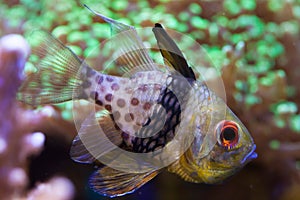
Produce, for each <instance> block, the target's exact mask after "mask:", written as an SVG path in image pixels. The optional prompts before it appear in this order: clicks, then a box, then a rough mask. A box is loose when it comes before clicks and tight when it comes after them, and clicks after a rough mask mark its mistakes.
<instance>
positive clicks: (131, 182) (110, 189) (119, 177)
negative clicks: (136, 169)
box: [89, 166, 159, 197]
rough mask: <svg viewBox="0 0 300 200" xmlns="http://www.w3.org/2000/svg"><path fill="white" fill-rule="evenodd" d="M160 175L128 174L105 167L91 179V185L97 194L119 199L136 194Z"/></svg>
mask: <svg viewBox="0 0 300 200" xmlns="http://www.w3.org/2000/svg"><path fill="white" fill-rule="evenodd" d="M158 173H159V171H150V172H145V173H128V172H123V171H118V170H115V169H113V168H110V167H107V166H104V167H102V168H100V169H99V170H97V171H96V172H95V173H94V174H93V175H92V176H91V177H90V181H89V183H90V185H91V187H92V188H93V189H94V190H95V191H96V192H98V193H100V194H102V195H104V196H109V197H117V196H123V195H125V194H129V193H132V192H134V191H135V190H137V189H138V188H140V187H141V186H143V185H144V184H145V183H147V182H148V181H150V180H151V179H152V178H154V177H155V176H156V175H157V174H158Z"/></svg>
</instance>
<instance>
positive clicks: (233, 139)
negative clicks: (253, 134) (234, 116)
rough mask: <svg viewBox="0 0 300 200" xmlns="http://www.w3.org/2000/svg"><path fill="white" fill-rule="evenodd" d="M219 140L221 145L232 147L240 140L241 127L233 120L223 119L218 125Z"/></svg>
mask: <svg viewBox="0 0 300 200" xmlns="http://www.w3.org/2000/svg"><path fill="white" fill-rule="evenodd" d="M217 136H218V142H219V144H220V145H221V146H223V147H225V148H227V149H231V148H233V147H234V146H235V145H236V144H237V143H238V140H239V128H238V125H237V124H236V123H235V122H233V121H226V120H224V121H221V122H219V124H218V125H217Z"/></svg>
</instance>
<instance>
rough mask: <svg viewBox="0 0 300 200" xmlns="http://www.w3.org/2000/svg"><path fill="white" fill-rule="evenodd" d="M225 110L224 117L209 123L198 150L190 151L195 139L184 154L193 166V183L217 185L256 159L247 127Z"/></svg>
mask: <svg viewBox="0 0 300 200" xmlns="http://www.w3.org/2000/svg"><path fill="white" fill-rule="evenodd" d="M225 111H226V114H225V117H223V118H218V115H217V113H215V114H214V117H213V118H215V119H216V120H210V121H211V122H212V121H214V122H213V124H212V128H211V129H210V130H208V132H207V134H206V135H208V136H209V137H206V139H205V138H204V139H202V142H201V143H202V145H200V146H201V149H198V150H199V151H197V148H193V145H194V147H195V145H197V146H199V143H198V144H197V139H196V140H195V142H194V143H193V144H192V148H190V149H189V152H188V153H187V154H186V159H187V163H194V167H193V169H194V170H190V173H189V176H190V177H192V179H193V180H192V181H193V182H204V183H210V184H214V183H220V182H222V181H223V180H225V179H226V178H228V177H230V176H232V175H233V174H235V172H237V171H238V170H240V169H241V168H242V167H243V166H245V165H246V164H247V163H248V162H249V161H251V160H253V159H255V158H256V157H257V154H256V153H255V152H254V151H255V148H256V145H255V144H254V141H253V138H252V137H251V135H250V133H249V132H248V130H247V128H246V127H245V126H244V125H243V123H242V122H241V121H240V120H239V119H238V117H237V116H236V115H235V114H234V113H233V112H232V111H231V110H230V109H229V108H228V107H227V106H226V107H225ZM212 141H213V142H212ZM199 152H201V153H199ZM204 152H206V153H204ZM200 155H201V156H200Z"/></svg>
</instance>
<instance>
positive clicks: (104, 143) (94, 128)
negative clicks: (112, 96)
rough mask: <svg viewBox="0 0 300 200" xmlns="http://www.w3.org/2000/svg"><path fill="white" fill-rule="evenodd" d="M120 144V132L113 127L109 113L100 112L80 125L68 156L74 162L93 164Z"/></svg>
mask: <svg viewBox="0 0 300 200" xmlns="http://www.w3.org/2000/svg"><path fill="white" fill-rule="evenodd" d="M100 127H101V128H100ZM111 143H113V145H112V144H111ZM121 143H122V138H121V133H120V130H117V129H116V128H115V127H114V122H113V121H112V119H111V117H110V115H109V113H108V112H107V111H105V110H102V111H101V113H100V116H97V117H96V116H95V113H92V114H90V115H89V117H88V118H86V119H85V121H84V122H83V123H82V125H81V128H80V130H79V133H78V136H76V137H75V139H74V140H73V143H72V146H71V150H70V155H71V157H72V159H73V160H74V161H77V162H81V163H93V162H95V160H96V159H97V158H99V157H101V156H102V155H104V154H105V153H107V152H110V151H112V150H114V148H118V145H120V144H121ZM91 151H92V153H91ZM92 154H93V155H92Z"/></svg>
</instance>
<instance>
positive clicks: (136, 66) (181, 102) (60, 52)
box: [18, 11, 257, 197]
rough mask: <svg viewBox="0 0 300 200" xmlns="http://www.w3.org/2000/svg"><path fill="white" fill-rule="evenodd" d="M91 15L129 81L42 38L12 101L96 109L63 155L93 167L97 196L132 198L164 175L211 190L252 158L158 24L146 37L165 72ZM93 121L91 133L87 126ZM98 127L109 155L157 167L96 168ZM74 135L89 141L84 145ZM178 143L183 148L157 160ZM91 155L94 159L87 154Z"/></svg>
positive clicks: (132, 34) (125, 34) (133, 40)
mask: <svg viewBox="0 0 300 200" xmlns="http://www.w3.org/2000/svg"><path fill="white" fill-rule="evenodd" d="M92 12H94V11H92ZM94 13H95V12H94ZM96 14H97V15H98V16H100V17H101V18H102V19H103V20H104V21H106V22H107V23H109V24H110V25H111V27H112V30H113V31H114V32H115V33H116V35H117V36H116V39H115V40H116V41H117V42H116V43H115V44H117V45H118V46H117V48H116V50H117V51H119V52H121V53H120V54H119V57H118V58H116V59H117V62H120V63H121V64H120V65H121V68H122V69H123V70H124V71H125V72H130V73H129V75H128V76H120V77H119V76H112V75H109V74H104V73H102V72H99V71H96V70H94V69H92V68H91V67H89V66H88V65H87V64H86V63H85V62H84V61H82V60H80V59H79V58H78V57H77V56H76V55H75V54H74V53H73V52H72V51H71V50H70V49H69V48H68V47H66V46H64V45H63V44H62V43H61V42H60V41H59V40H57V39H55V38H54V37H53V36H51V35H50V34H48V33H46V32H43V31H41V32H40V33H39V35H40V39H41V40H42V44H41V45H40V46H39V48H38V51H37V54H39V55H40V56H42V58H41V60H40V61H39V64H38V65H37V67H38V71H37V72H36V73H33V74H31V75H29V76H28V78H27V79H26V80H25V81H24V84H23V85H22V87H21V88H20V90H19V94H18V98H19V100H21V101H22V102H25V103H27V104H31V105H44V104H55V103H61V102H65V101H69V100H73V99H85V100H88V101H89V102H92V103H93V104H96V105H97V106H100V107H101V108H102V109H103V110H102V111H101V115H98V116H97V117H96V116H95V115H94V114H91V116H90V117H87V118H86V119H85V120H84V122H83V123H82V128H81V129H80V130H79V135H78V136H77V137H76V138H75V139H74V141H73V144H72V147H71V151H70V154H71V157H72V159H73V160H75V161H77V162H80V163H97V164H98V165H99V168H98V169H97V170H96V171H95V172H94V174H93V175H92V176H91V177H90V180H89V183H90V185H91V187H92V188H93V189H94V190H95V191H96V192H98V193H100V194H102V195H106V196H110V197H115V196H121V195H125V194H128V193H132V192H134V191H135V190H136V189H138V188H139V187H141V186H142V185H144V184H145V183H146V182H148V181H149V180H151V179H152V178H154V177H155V176H156V175H157V174H158V173H159V172H160V171H161V170H163V169H167V170H168V171H169V172H172V173H175V174H177V175H179V176H180V177H182V178H183V179H184V180H185V181H189V182H195V183H209V184H211V183H218V182H222V181H223V180H224V179H226V178H227V177H230V176H232V175H233V174H234V173H235V172H236V171H237V170H239V169H241V168H242V167H243V166H244V165H245V164H246V163H248V162H249V161H250V160H252V159H254V158H256V157H257V154H256V153H255V152H254V150H255V147H256V146H255V144H254V142H253V139H252V137H251V136H250V134H249V132H248V131H247V129H246V127H245V126H244V125H243V124H242V122H241V121H240V120H239V119H238V118H237V116H235V115H234V114H233V112H232V111H231V110H230V109H229V108H228V107H227V106H226V104H225V102H224V101H223V100H222V99H221V98H220V97H218V96H216V94H215V93H214V92H212V91H211V90H210V89H209V88H208V86H207V85H206V84H205V82H204V81H201V80H197V78H196V76H195V73H194V71H193V69H192V68H191V67H190V66H189V65H188V63H187V61H186V60H185V58H184V56H183V54H182V52H181V51H180V49H179V48H178V46H177V45H176V43H175V42H174V41H173V40H172V38H171V37H170V36H169V35H168V33H167V32H166V31H165V30H164V29H163V27H162V26H161V25H160V24H155V27H154V28H153V29H152V31H153V33H154V35H155V38H156V40H157V45H158V48H159V50H160V52H161V55H162V57H163V58H164V61H165V65H158V64H156V63H154V61H153V60H152V59H151V58H150V56H149V53H148V51H147V49H146V48H145V47H144V45H143V43H142V42H141V38H139V36H138V35H137V32H136V30H135V29H134V28H133V27H131V26H128V25H125V24H122V23H120V22H117V21H115V20H112V19H110V18H107V17H105V16H103V15H101V14H99V13H96ZM118 35H121V36H118ZM163 68H165V69H163ZM95 120H96V122H97V123H96V124H97V126H96V125H95V124H94V123H92V122H93V121H95ZM99 125H100V127H101V130H103V132H104V135H105V137H106V139H109V141H110V142H112V143H113V144H114V145H115V148H120V149H123V150H124V151H126V152H132V153H136V154H141V155H143V153H148V154H147V155H149V153H150V155H152V156H153V158H154V159H156V161H159V162H156V163H158V165H160V166H154V164H153V163H151V162H149V163H147V162H148V161H147V160H146V161H143V160H133V161H130V162H128V163H125V165H126V164H127V165H128V169H130V168H131V167H130V166H131V164H130V163H132V166H136V165H141V166H142V165H143V163H144V164H145V165H146V164H148V165H149V166H152V168H151V167H150V168H149V169H152V170H146V171H138V170H136V171H135V172H132V171H130V170H129V171H130V172H126V170H119V169H118V168H114V167H113V166H111V165H103V164H101V163H99V161H100V162H101V159H98V158H100V157H101V156H102V154H105V153H103V152H108V149H106V148H107V142H103V141H107V140H104V139H105V138H104V137H103V138H101V136H98V135H97V134H95V133H96V132H97V131H98V130H99V131H100V129H99ZM93 134H94V135H93ZM180 134H181V135H180ZM80 135H87V136H89V135H93V137H94V136H95V137H94V139H90V140H89V141H88V142H84V141H82V138H81V137H80ZM177 135H179V136H178V137H179V139H178V141H180V142H182V144H180V145H177V146H176V145H175V146H173V147H172V148H171V150H169V151H165V152H164V148H167V147H169V146H171V145H169V144H170V143H172V141H173V140H174V138H175V137H176V136H177ZM97 137H98V138H97ZM89 145H90V146H92V148H90V149H89V148H88V147H87V146H89ZM177 147H178V148H177ZM183 147H186V148H183ZM93 148H94V149H96V152H97V153H92V152H91V149H93ZM160 152H164V153H165V156H164V157H163V156H162V155H163V153H162V154H161V155H160ZM151 153H153V154H151ZM173 155H175V156H173ZM150 158H151V156H150ZM171 158H172V159H173V160H172V159H171ZM112 162H113V161H112ZM124 162H126V160H124ZM134 164H135V165H134ZM162 166H163V167H162ZM141 168H142V167H141Z"/></svg>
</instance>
